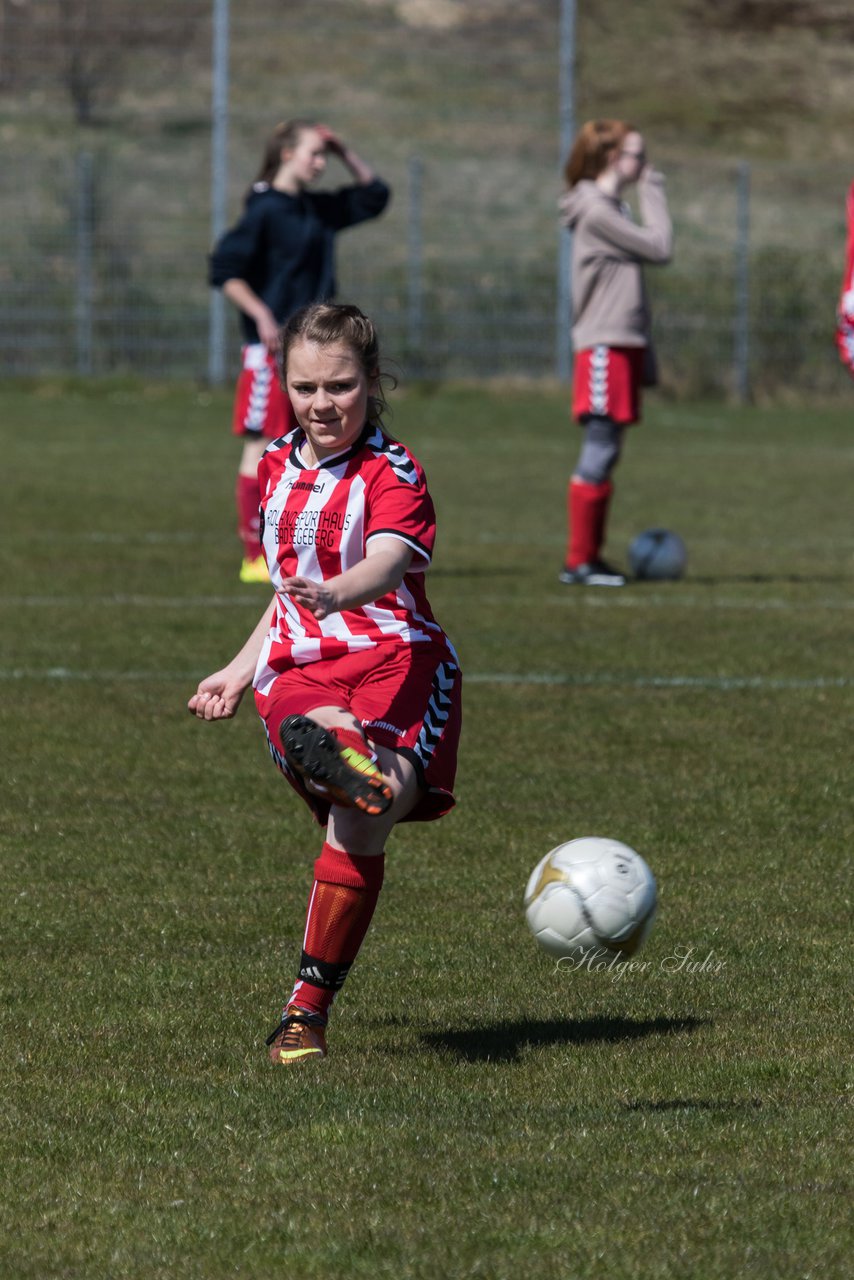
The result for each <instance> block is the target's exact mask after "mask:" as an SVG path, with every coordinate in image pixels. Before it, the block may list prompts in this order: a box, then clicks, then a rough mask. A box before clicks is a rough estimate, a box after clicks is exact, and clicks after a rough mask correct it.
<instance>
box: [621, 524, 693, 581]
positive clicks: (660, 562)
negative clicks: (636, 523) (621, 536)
mask: <svg viewBox="0 0 854 1280" xmlns="http://www.w3.org/2000/svg"><path fill="white" fill-rule="evenodd" d="M687 562H688V552H687V550H686V549H685V543H684V542H683V541H682V539H681V538H680V537H679V534H678V533H672V532H671V531H670V529H645V530H644V532H643V533H639V534H638V536H637V537H636V538H635V539H634V540H633V541H632V543H631V544H630V546H629V565H630V566H631V570H632V574H633V575H634V577H636V578H647V579H651V580H656V581H666V580H668V579H671V580H672V579H676V578H681V577H682V575H683V573H684V572H685V565H686V564H687Z"/></svg>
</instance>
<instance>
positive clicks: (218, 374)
mask: <svg viewBox="0 0 854 1280" xmlns="http://www.w3.org/2000/svg"><path fill="white" fill-rule="evenodd" d="M228 22H229V14H228V0H214V7H213V53H212V77H211V78H212V87H211V117H212V120H211V239H212V240H218V239H219V237H220V236H221V235H222V233H223V231H224V230H225V219H226V202H227V193H228ZM224 381H225V298H224V297H223V296H222V293H221V292H220V290H219V289H211V292H210V305H209V309H208V382H209V383H210V385H211V386H212V387H219V386H221V385H222V383H223V382H224Z"/></svg>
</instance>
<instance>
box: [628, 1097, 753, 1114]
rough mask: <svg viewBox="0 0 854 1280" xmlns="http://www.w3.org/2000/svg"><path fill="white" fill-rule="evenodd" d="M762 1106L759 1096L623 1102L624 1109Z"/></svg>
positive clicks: (744, 1108)
mask: <svg viewBox="0 0 854 1280" xmlns="http://www.w3.org/2000/svg"><path fill="white" fill-rule="evenodd" d="M761 1106H762V1099H761V1098H740V1099H739V1098H728V1099H725V1098H722V1099H720V1100H718V1101H715V1100H713V1099H711V1098H659V1099H657V1100H655V1101H654V1100H653V1099H652V1098H639V1099H637V1100H636V1101H635V1102H624V1103H623V1109H624V1110H625V1111H644V1112H652V1113H654V1112H657V1111H713V1112H726V1111H758V1110H759V1109H760V1108H761Z"/></svg>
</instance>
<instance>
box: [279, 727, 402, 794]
mask: <svg viewBox="0 0 854 1280" xmlns="http://www.w3.org/2000/svg"><path fill="white" fill-rule="evenodd" d="M279 734H280V737H281V739H282V746H283V747H284V749H285V758H286V760H287V762H288V764H289V765H290V767H291V768H292V769H294V770H295V771H296V772H297V773H298V774H299V775H300V777H302V778H304V779H305V781H306V782H311V783H313V785H314V786H315V787H317V788H318V789H320V790H322V793H323V795H324V797H326V796H328V797H329V799H330V800H331V801H332V803H333V804H340V805H344V806H345V807H346V808H348V809H361V810H362V812H363V813H369V814H371V815H372V816H374V817H375V816H376V815H377V814H380V813H385V811H386V809H387V808H388V807H389V805H390V804H391V801H392V795H391V790H390V788H389V787H388V785H387V784H386V782H385V779H384V778H383V775H382V773H381V771H380V770H379V769H378V768H377V765H376V763H375V761H374V760H372V759H371V757H370V755H369V754H368V748H367V746H366V748H365V752H364V753H362V752H361V751H357V750H356V749H355V747H349V746H342V745H341V743H340V742H339V741H338V739H337V738H336V736H335V733H334V731H333V730H332V729H324V728H323V726H322V725H319V724H317V723H316V722H315V721H314V720H310V719H309V718H308V716H286V717H285V719H284V720H283V721H282V727H281V729H280V730H279Z"/></svg>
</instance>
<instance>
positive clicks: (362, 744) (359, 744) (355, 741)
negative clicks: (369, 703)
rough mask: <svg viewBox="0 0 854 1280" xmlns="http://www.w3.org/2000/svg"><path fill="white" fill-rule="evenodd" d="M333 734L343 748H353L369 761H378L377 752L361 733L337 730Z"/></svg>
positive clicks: (354, 730) (353, 730) (351, 730)
mask: <svg viewBox="0 0 854 1280" xmlns="http://www.w3.org/2000/svg"><path fill="white" fill-rule="evenodd" d="M332 732H333V733H334V734H335V737H336V738H337V739H338V741H339V742H340V743H341V746H342V747H352V749H353V750H354V751H358V752H359V753H360V755H363V756H367V757H368V759H369V760H376V758H377V755H376V752H375V751H374V749H373V747H372V746H371V744H370V743H369V742H368V740H367V738H366V737H365V735H364V734H363V733H362V732H361V731H359V730H356V729H338V728H335V729H333V730H332Z"/></svg>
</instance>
